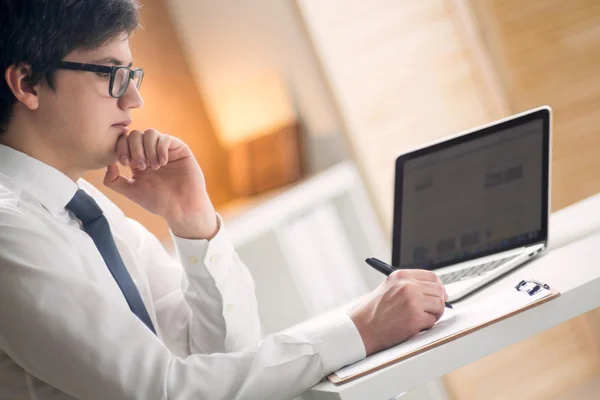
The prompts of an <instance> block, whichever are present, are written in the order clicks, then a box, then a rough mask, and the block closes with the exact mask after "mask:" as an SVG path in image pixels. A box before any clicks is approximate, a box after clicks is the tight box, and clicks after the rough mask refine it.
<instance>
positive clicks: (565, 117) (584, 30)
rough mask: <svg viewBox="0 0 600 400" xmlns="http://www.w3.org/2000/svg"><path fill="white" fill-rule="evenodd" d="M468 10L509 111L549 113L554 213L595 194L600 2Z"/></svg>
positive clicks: (512, 3) (544, 0)
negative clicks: (542, 109) (544, 108)
mask: <svg viewBox="0 0 600 400" xmlns="http://www.w3.org/2000/svg"><path fill="white" fill-rule="evenodd" d="M471 4H472V5H473V8H474V11H475V14H476V15H477V19H478V20H479V21H480V24H479V26H480V29H481V34H482V36H483V37H484V38H485V41H486V43H487V44H488V46H489V48H490V50H491V52H490V53H491V55H492V57H493V59H494V61H495V63H497V65H499V66H500V68H499V69H498V71H499V75H500V77H501V80H502V83H503V86H504V88H505V94H506V96H507V100H508V102H509V103H510V104H511V107H512V109H513V110H515V111H519V110H523V109H527V108H529V107H532V106H536V105H540V104H550V105H551V106H552V108H553V109H554V141H553V145H554V149H553V150H554V154H553V165H552V167H553V182H552V183H553V188H552V189H553V190H552V205H553V209H554V210H557V209H560V208H563V207H565V206H567V205H569V204H572V203H574V202H576V201H579V200H581V199H583V198H585V197H588V196H591V195H593V194H595V193H598V192H600V112H599V110H600V76H599V71H600V2H599V1H597V0H536V1H529V2H523V1H520V0H472V1H471Z"/></svg>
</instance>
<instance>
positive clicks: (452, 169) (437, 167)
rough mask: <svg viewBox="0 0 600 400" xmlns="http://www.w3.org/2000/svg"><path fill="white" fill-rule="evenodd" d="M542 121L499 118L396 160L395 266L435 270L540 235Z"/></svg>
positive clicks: (543, 216)
mask: <svg viewBox="0 0 600 400" xmlns="http://www.w3.org/2000/svg"><path fill="white" fill-rule="evenodd" d="M547 123H548V122H547V121H544V119H542V118H538V119H533V120H531V119H529V120H527V121H521V122H520V123H517V124H516V125H515V124H514V123H513V124H505V125H506V126H504V127H502V126H501V127H500V129H498V127H495V128H496V129H495V130H488V132H487V133H486V134H480V135H477V133H475V134H470V135H466V136H464V137H460V138H458V139H459V140H451V141H449V142H447V143H442V144H440V145H438V146H434V147H438V149H431V150H432V151H429V152H427V151H425V154H420V155H419V154H412V155H411V156H409V157H407V158H406V159H405V160H403V162H402V165H400V167H399V168H397V174H398V173H401V174H402V175H401V177H400V179H398V176H397V182H396V184H397V185H398V184H400V185H401V191H398V189H399V188H397V190H396V192H397V193H396V195H397V198H396V205H395V206H396V207H400V209H399V210H396V214H397V215H395V221H394V224H395V225H396V224H397V223H399V225H400V226H399V227H396V226H395V229H394V236H395V237H394V246H395V247H396V248H395V249H394V250H395V251H394V257H393V258H394V260H393V263H394V265H395V266H396V267H401V268H423V269H436V268H440V267H443V266H446V265H449V264H455V263H457V262H463V261H467V260H470V259H474V258H477V257H481V256H484V255H488V254H492V253H495V252H498V251H502V250H508V249H512V248H517V247H521V246H523V245H526V244H531V243H536V242H540V241H543V240H546V236H547V207H548V204H547V196H548V187H547V182H548V176H547V163H548V154H547V153H548V150H547V149H548V147H547V146H548V145H547V143H546V144H545V142H548V140H549V139H548V134H546V135H545V133H544V130H545V129H548V127H547V125H546V124H547ZM425 150H426V149H425ZM421 153H423V151H422V152H421ZM545 153H546V155H545ZM399 194H400V198H398V195H399ZM396 228H399V231H398V229H396Z"/></svg>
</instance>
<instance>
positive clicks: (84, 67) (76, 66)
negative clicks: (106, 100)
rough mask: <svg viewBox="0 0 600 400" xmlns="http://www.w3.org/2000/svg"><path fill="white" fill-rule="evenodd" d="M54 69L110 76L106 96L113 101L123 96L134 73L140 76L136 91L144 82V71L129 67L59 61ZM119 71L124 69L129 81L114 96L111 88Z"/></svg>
mask: <svg viewBox="0 0 600 400" xmlns="http://www.w3.org/2000/svg"><path fill="white" fill-rule="evenodd" d="M54 68H56V69H66V70H70V71H86V72H98V73H101V74H110V83H109V86H108V94H109V95H110V96H111V97H114V98H115V99H118V98H120V97H122V96H123V95H124V94H125V92H127V88H129V82H131V80H133V79H134V78H135V75H136V73H139V74H140V80H139V83H137V84H136V87H137V89H138V90H139V89H140V87H141V86H142V81H143V80H144V70H143V69H142V68H136V69H131V68H130V67H126V66H124V65H116V66H108V65H99V64H87V63H78V62H71V61H61V62H59V63H58V64H57V65H56V66H55V67H54ZM120 69H126V70H128V71H129V79H127V83H126V84H125V86H124V87H123V88H122V89H121V91H120V92H119V93H117V94H116V95H115V94H113V86H114V83H115V77H116V76H117V72H118V71H119V70H120ZM134 82H135V81H134Z"/></svg>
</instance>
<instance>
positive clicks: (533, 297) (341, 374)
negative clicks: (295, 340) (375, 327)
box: [327, 279, 560, 384]
mask: <svg viewBox="0 0 600 400" xmlns="http://www.w3.org/2000/svg"><path fill="white" fill-rule="evenodd" d="M558 296H560V293H559V292H558V291H556V290H553V289H551V288H550V286H549V285H547V284H546V283H543V282H540V281H537V280H533V279H531V280H522V281H520V282H519V283H517V284H516V285H515V286H513V287H508V288H506V289H505V290H501V291H500V292H498V293H495V294H494V295H491V296H489V297H487V298H485V299H482V300H481V301H479V302H477V304H473V305H470V306H467V307H461V306H460V303H459V305H457V307H455V308H454V310H446V311H445V313H444V316H442V318H441V319H440V320H439V321H438V322H436V324H435V325H434V326H433V327H431V328H430V329H429V330H427V331H424V332H420V333H419V334H417V335H416V336H414V337H412V338H410V339H408V340H407V341H405V342H403V343H400V344H398V345H397V346H395V347H392V348H390V349H387V350H384V351H381V352H379V353H376V354H372V355H371V356H369V357H367V358H365V359H364V360H361V361H359V362H357V363H355V364H352V365H349V366H346V367H344V368H342V369H340V370H338V371H336V372H334V373H332V374H330V375H329V376H328V377H327V379H329V381H331V382H332V383H334V384H343V383H346V382H349V381H352V380H354V379H357V378H360V377H362V376H365V375H368V374H370V373H372V372H375V371H377V370H380V369H382V368H385V367H387V366H390V365H392V364H396V363H398V362H401V361H404V360H406V359H408V358H411V357H413V356H416V355H417V354H421V353H423V352H425V351H427V350H431V349H433V348H436V347H438V346H441V345H443V344H445V343H448V342H451V341H453V340H456V339H459V338H461V337H463V336H465V335H468V334H469V333H472V332H476V331H478V330H480V329H483V328H485V327H487V326H489V325H492V324H494V323H496V322H499V321H502V320H504V319H507V318H509V317H512V316H514V315H517V314H520V313H522V312H524V311H527V310H529V309H532V308H534V307H537V306H539V305H541V304H544V303H547V302H549V301H550V300H552V299H555V298H557V297H558Z"/></svg>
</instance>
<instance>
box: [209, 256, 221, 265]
mask: <svg viewBox="0 0 600 400" xmlns="http://www.w3.org/2000/svg"><path fill="white" fill-rule="evenodd" d="M209 260H210V262H211V263H213V264H214V263H216V262H218V261H219V256H217V255H214V256H210V259H209Z"/></svg>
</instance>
